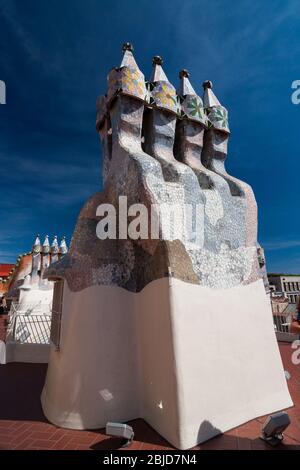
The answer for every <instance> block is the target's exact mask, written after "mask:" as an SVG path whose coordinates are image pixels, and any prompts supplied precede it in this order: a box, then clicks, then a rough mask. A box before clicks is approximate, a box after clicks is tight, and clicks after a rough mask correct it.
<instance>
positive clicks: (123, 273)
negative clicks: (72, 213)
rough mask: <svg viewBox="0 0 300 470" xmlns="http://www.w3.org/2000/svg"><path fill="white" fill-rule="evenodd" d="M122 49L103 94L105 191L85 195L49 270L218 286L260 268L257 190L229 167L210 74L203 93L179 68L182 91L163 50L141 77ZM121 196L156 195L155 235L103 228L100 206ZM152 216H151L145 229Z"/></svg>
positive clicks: (80, 283)
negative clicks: (101, 233)
mask: <svg viewBox="0 0 300 470" xmlns="http://www.w3.org/2000/svg"><path fill="white" fill-rule="evenodd" d="M123 50H124V57H123V60H122V62H121V65H120V67H117V68H114V69H113V70H112V71H111V72H110V74H109V76H108V92H107V94H106V95H105V96H102V97H101V98H99V99H98V101H97V120H96V128H97V131H98V132H99V135H100V138H101V141H102V145H103V180H104V181H103V183H104V188H103V191H102V192H101V193H97V194H95V195H94V196H92V197H91V198H90V199H89V201H87V203H86V204H85V206H84V207H83V209H82V211H81V213H80V216H79V218H78V221H77V225H76V228H75V231H74V234H73V239H72V242H71V247H70V251H69V253H68V254H67V255H66V256H65V257H64V258H63V259H62V260H61V261H59V262H58V263H55V264H53V265H52V266H50V268H48V270H47V271H46V276H47V277H48V278H50V279H56V278H63V279H66V281H67V283H68V286H69V288H70V289H71V290H73V291H78V290H81V289H84V288H85V287H88V286H91V285H97V284H100V285H101V284H102V285H117V286H121V287H124V288H126V289H128V290H131V291H133V292H137V291H139V290H141V289H142V288H143V287H145V286H146V285H147V283H149V282H151V281H152V280H154V279H157V278H159V277H164V276H175V277H178V278H179V279H182V280H188V282H192V283H196V284H201V285H204V286H209V287H211V288H216V289H217V288H230V287H233V286H236V285H239V284H247V283H250V282H253V281H255V280H257V279H259V278H261V277H262V272H261V270H260V267H259V264H258V259H257V206H256V201H255V197H254V194H253V191H252V189H251V187H250V186H249V185H247V184H246V183H244V182H242V181H240V180H238V179H237V178H234V177H233V176H231V175H229V174H228V173H227V171H226V169H225V160H226V157H227V143H228V138H229V125H228V112H227V110H226V108H224V106H222V105H221V104H220V102H219V100H218V99H217V97H216V96H215V94H214V93H213V91H212V84H211V82H205V83H204V97H203V101H202V99H201V97H199V96H198V95H197V93H196V92H195V90H194V88H193V86H192V84H191V82H190V80H189V74H188V72H187V71H185V70H183V71H181V72H180V84H179V87H178V90H177V92H176V91H175V88H174V86H173V85H172V84H171V83H170V82H169V80H168V78H167V76H166V74H165V72H164V70H163V68H162V59H161V58H160V57H158V56H156V57H154V59H153V71H152V75H151V78H150V80H149V82H145V78H144V75H143V73H142V72H141V71H140V69H139V68H138V65H137V63H136V61H135V59H134V56H133V53H132V47H131V46H130V44H128V43H127V44H125V45H124V48H123ZM119 196H126V197H127V198H128V200H127V205H128V207H129V206H131V205H132V204H137V203H139V204H143V205H144V206H145V207H146V208H147V209H148V211H149V213H150V210H151V207H153V205H156V207H158V208H160V210H161V213H160V216H161V217H160V220H158V225H159V232H160V235H159V239H153V238H152V239H151V236H150V237H148V239H143V237H141V238H139V239H137V240H132V239H128V240H124V239H122V238H125V237H121V239H117V240H109V239H106V240H100V239H98V238H97V235H96V227H97V224H98V222H99V220H100V219H101V217H100V216H96V211H97V207H98V206H99V205H100V204H108V203H109V204H113V205H114V207H115V208H116V212H117V215H118V214H119V209H120V207H119ZM170 206H173V207H175V206H176V207H179V212H180V218H179V219H177V220H175V221H174V220H173V219H172V217H171V218H168V217H167V215H166V212H164V210H166V209H167V208H168V207H170ZM191 214H192V215H191ZM178 220H179V222H178ZM156 221H157V219H156ZM191 221H192V224H191V223H190V222H191ZM153 223H154V222H153V219H151V218H150V216H149V224H148V229H146V230H147V233H148V234H150V229H151V227H152V224H153ZM195 224H196V227H197V237H193V235H194V231H195ZM118 228H119V226H118V224H117V229H118ZM125 229H127V227H125ZM174 242H176V244H174ZM171 246H172V249H170V247H171ZM174 246H176V249H174ZM178 258H180V259H181V260H182V259H184V260H185V264H184V265H185V267H186V271H185V270H184V269H183V268H182V266H180V263H178V262H177V261H176V260H177V259H178Z"/></svg>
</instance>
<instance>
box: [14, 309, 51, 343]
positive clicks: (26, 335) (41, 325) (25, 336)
mask: <svg viewBox="0 0 300 470" xmlns="http://www.w3.org/2000/svg"><path fill="white" fill-rule="evenodd" d="M50 328H51V315H28V316H26V315H24V314H22V313H17V314H15V315H14V316H13V318H11V320H10V322H9V327H8V330H7V340H8V341H14V342H17V343H30V344H33V343H34V344H49V341H50Z"/></svg>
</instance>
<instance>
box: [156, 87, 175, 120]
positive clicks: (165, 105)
mask: <svg viewBox="0 0 300 470" xmlns="http://www.w3.org/2000/svg"><path fill="white" fill-rule="evenodd" d="M151 97H152V99H153V103H154V104H155V106H157V108H161V109H166V110H168V111H171V112H172V113H175V114H178V113H179V104H178V98H177V94H176V90H175V88H174V87H173V86H172V85H171V83H168V82H158V83H156V84H155V86H154V88H153V90H152V92H151Z"/></svg>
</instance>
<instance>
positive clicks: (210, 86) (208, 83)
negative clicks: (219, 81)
mask: <svg viewBox="0 0 300 470" xmlns="http://www.w3.org/2000/svg"><path fill="white" fill-rule="evenodd" d="M202 86H203V88H204V90H206V89H207V88H212V87H213V84H212V82H211V81H210V80H205V82H203V83H202Z"/></svg>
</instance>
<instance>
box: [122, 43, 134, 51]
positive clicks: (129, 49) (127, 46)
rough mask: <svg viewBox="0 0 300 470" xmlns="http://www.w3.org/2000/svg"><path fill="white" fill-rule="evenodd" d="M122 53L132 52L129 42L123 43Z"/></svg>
mask: <svg viewBox="0 0 300 470" xmlns="http://www.w3.org/2000/svg"><path fill="white" fill-rule="evenodd" d="M122 51H123V52H126V51H130V52H133V45H132V44H131V42H124V44H123V46H122Z"/></svg>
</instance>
